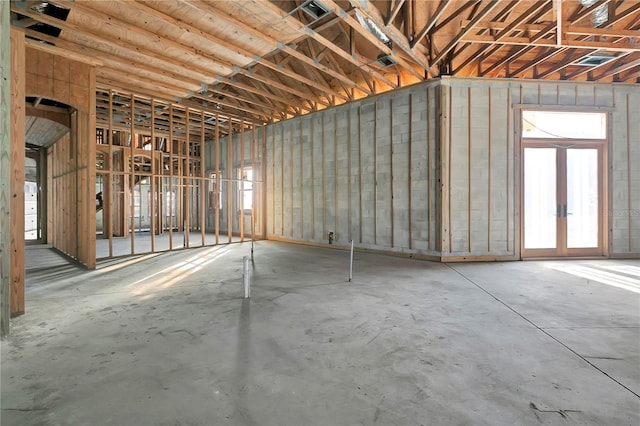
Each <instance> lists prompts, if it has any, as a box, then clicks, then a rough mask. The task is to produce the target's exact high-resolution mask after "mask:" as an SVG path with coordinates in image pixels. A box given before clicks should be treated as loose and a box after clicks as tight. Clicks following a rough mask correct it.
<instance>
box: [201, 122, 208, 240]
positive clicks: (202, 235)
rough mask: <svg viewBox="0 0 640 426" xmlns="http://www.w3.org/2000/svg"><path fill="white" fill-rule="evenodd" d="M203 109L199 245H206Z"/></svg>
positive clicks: (202, 124) (205, 156) (202, 123)
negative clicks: (200, 239)
mask: <svg viewBox="0 0 640 426" xmlns="http://www.w3.org/2000/svg"><path fill="white" fill-rule="evenodd" d="M204 120H205V118H204V111H200V190H199V193H200V237H201V238H202V241H201V245H202V246H203V247H204V246H205V245H206V239H205V232H206V225H205V222H206V220H205V204H206V203H207V197H206V194H207V181H206V180H205V177H206V167H205V165H206V164H207V163H206V159H207V155H206V152H207V150H206V142H207V141H206V138H205V133H204Z"/></svg>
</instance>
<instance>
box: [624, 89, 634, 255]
mask: <svg viewBox="0 0 640 426" xmlns="http://www.w3.org/2000/svg"><path fill="white" fill-rule="evenodd" d="M625 106H626V113H627V120H626V122H627V218H628V227H629V228H628V229H629V231H628V235H627V237H628V239H629V253H633V226H632V225H633V221H632V217H633V215H632V214H631V212H632V210H631V207H632V202H631V194H632V192H631V170H633V169H632V168H631V133H630V132H631V120H632V116H631V112H630V111H629V107H630V104H629V94H628V93H627V94H626V105H625Z"/></svg>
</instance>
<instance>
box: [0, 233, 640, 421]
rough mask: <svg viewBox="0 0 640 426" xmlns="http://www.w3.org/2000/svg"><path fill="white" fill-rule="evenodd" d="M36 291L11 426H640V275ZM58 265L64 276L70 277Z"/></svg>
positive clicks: (362, 264) (115, 273) (386, 271)
mask: <svg viewBox="0 0 640 426" xmlns="http://www.w3.org/2000/svg"><path fill="white" fill-rule="evenodd" d="M249 251H250V245H249V244H234V245H230V246H218V247H214V248H209V247H205V248H200V249H195V250H186V251H179V252H173V253H164V254H157V255H148V256H143V257H138V258H134V259H126V260H122V259H120V260H110V261H104V262H101V263H100V264H99V269H98V270H96V271H90V272H87V271H83V270H81V269H79V268H76V267H74V266H69V265H64V264H60V265H59V266H55V265H56V260H55V259H56V256H55V254H54V253H53V252H52V251H50V250H48V249H46V248H42V247H35V248H33V247H29V248H28V256H30V258H38V259H41V260H42V261H43V262H48V267H49V268H50V269H49V271H50V272H47V271H48V270H47V269H40V268H37V267H33V268H31V269H30V272H29V285H28V291H27V315H25V316H23V317H20V318H17V319H15V320H14V322H13V336H12V337H10V338H9V339H8V340H6V341H4V342H3V343H2V398H1V402H2V424H3V425H40V424H52V425H57V424H73V425H80V424H82V425H102V424H104V425H351V424H381V425H405V424H406V425H449V424H451V425H464V424H469V425H482V424H487V425H539V424H559V425H566V424H573V425H638V424H640V397H639V394H640V294H639V293H638V292H640V262H639V261H636V260H633V261H631V260H629V261H595V262H587V261H580V262H578V261H564V262H511V263H482V264H456V265H451V266H447V265H444V264H438V263H431V262H424V261H416V260H410V259H401V258H393V257H385V256H381V255H374V254H363V253H356V256H355V262H354V281H353V282H352V283H350V284H349V283H347V282H346V281H347V280H346V277H347V267H348V254H347V253H346V252H344V251H338V250H330V249H323V248H312V247H305V246H297V245H287V244H283V243H275V242H258V243H256V250H255V263H254V265H253V278H252V279H253V292H252V298H251V299H250V300H243V299H241V298H240V286H241V281H242V280H241V275H240V274H241V268H242V262H241V259H242V256H244V255H248V254H249ZM58 263H60V262H59V261H58Z"/></svg>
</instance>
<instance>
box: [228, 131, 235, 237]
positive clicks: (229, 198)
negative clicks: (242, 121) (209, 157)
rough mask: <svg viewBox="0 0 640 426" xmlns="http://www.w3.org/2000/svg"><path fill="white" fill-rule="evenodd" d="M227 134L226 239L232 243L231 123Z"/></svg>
mask: <svg viewBox="0 0 640 426" xmlns="http://www.w3.org/2000/svg"><path fill="white" fill-rule="evenodd" d="M228 123H229V133H228V134H227V237H228V238H229V241H228V242H229V243H231V242H232V241H233V182H234V181H233V123H231V122H230V121H229V122H228Z"/></svg>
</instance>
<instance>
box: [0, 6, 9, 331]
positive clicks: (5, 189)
mask: <svg viewBox="0 0 640 426" xmlns="http://www.w3.org/2000/svg"><path fill="white" fill-rule="evenodd" d="M9 6H10V5H9V3H8V2H0V336H1V337H4V336H6V335H8V334H9V332H10V327H9V316H10V308H9V304H10V297H9V290H10V282H11V260H10V256H9V252H10V245H11V234H10V232H11V205H10V203H9V200H10V198H11V188H10V186H11V172H10V170H9V168H10V166H11V161H10V158H11V133H10V129H11V126H10V124H9V123H10V119H11V113H10V109H11V107H10V105H11V95H10V92H11V71H10V66H11V61H10V58H11V42H10V40H9V38H10V30H9V28H10V26H9Z"/></svg>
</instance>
